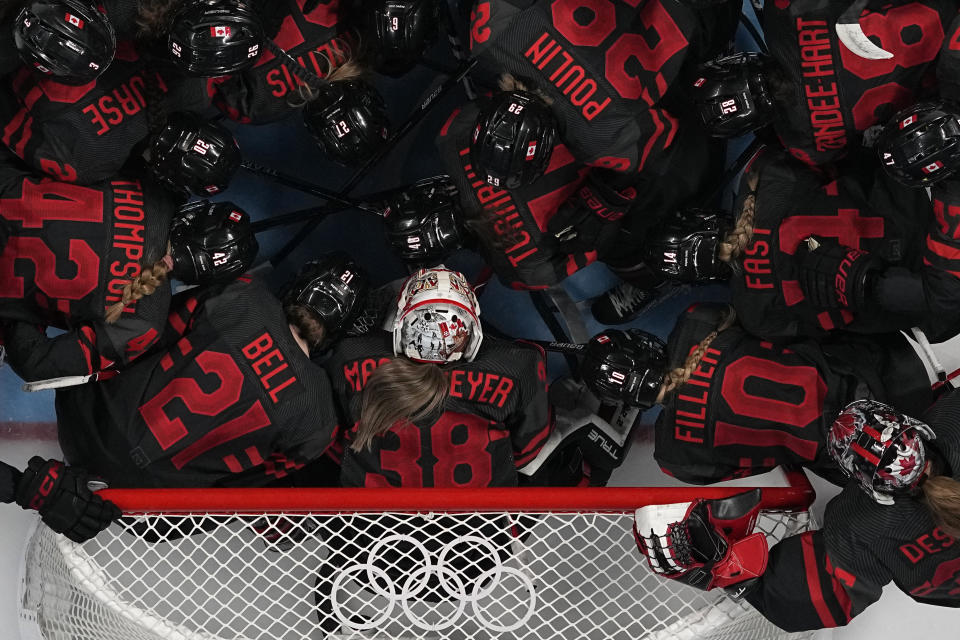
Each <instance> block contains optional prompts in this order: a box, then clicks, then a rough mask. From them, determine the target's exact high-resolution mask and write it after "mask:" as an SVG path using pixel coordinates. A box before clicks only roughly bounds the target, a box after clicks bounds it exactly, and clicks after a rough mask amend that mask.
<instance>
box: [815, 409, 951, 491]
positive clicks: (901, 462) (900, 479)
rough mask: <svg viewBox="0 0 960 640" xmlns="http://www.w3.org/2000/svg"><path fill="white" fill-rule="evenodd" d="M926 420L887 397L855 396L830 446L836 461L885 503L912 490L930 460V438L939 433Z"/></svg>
mask: <svg viewBox="0 0 960 640" xmlns="http://www.w3.org/2000/svg"><path fill="white" fill-rule="evenodd" d="M936 437H937V436H936V434H934V432H933V430H932V429H931V428H930V427H929V426H928V425H927V424H926V423H923V422H920V421H919V420H917V419H915V418H911V417H910V416H908V415H905V414H902V413H900V412H898V411H897V410H896V409H894V408H893V407H891V406H889V405H885V404H883V403H882V402H876V401H874V400H855V401H854V402H851V403H850V404H848V405H847V406H846V408H844V410H843V411H842V412H840V415H839V416H837V419H836V420H834V422H833V425H832V426H831V427H830V433H829V435H828V437H827V446H828V450H829V452H830V456H831V457H832V458H833V460H834V462H836V463H837V464H838V465H840V468H841V469H842V470H843V472H844V473H846V474H847V475H848V476H850V477H852V478H855V479H856V480H857V482H859V483H860V487H861V488H862V489H863V490H864V491H866V492H867V494H868V495H869V496H870V497H871V498H873V499H874V500H875V501H876V502H878V503H880V504H893V496H894V495H902V494H910V493H912V492H913V491H914V490H915V489H916V488H917V486H918V485H919V484H920V480H921V479H922V478H923V471H924V467H925V466H926V461H927V452H926V449H925V447H924V444H923V443H924V441H929V440H934V439H935V438H936Z"/></svg>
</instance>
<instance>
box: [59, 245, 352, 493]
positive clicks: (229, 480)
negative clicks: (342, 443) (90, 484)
mask: <svg viewBox="0 0 960 640" xmlns="http://www.w3.org/2000/svg"><path fill="white" fill-rule="evenodd" d="M362 278H363V276H362V274H360V272H359V271H358V270H357V268H356V266H355V265H353V264H352V263H350V262H348V261H345V260H341V259H334V258H329V259H327V260H325V261H324V262H322V263H321V264H320V265H316V264H308V265H307V266H306V267H304V269H303V270H302V272H301V273H300V274H299V276H298V277H297V278H295V279H294V281H293V282H292V284H291V286H290V287H288V289H287V290H286V292H285V294H284V301H285V302H284V304H281V302H280V301H279V300H278V299H277V298H275V297H274V296H273V295H272V294H271V293H270V291H269V290H268V289H267V287H266V285H265V284H264V283H262V282H261V281H260V280H258V279H256V278H252V277H250V276H241V277H239V278H237V279H236V280H234V281H233V282H231V283H230V284H228V285H226V286H210V287H205V288H199V289H194V290H190V291H186V292H184V293H182V294H179V295H178V296H177V299H176V300H175V301H174V304H173V305H172V308H171V313H170V317H169V320H168V323H167V326H166V328H165V330H164V332H163V337H162V338H161V342H160V345H159V348H157V349H155V350H154V352H153V353H152V354H150V355H148V356H145V357H143V358H141V359H140V360H139V361H137V362H136V363H135V364H134V365H133V366H131V367H128V368H127V369H125V370H124V371H123V372H121V373H119V374H118V375H117V376H116V377H113V378H110V379H108V380H106V381H101V382H98V383H88V384H86V385H82V386H76V387H68V388H62V389H59V390H58V391H57V422H58V430H59V437H60V443H61V447H62V448H63V451H64V454H65V455H66V457H67V459H68V460H69V461H70V462H71V463H74V464H82V465H83V466H85V467H87V468H88V469H90V470H91V471H92V472H94V473H97V474H98V475H101V476H103V477H104V478H105V479H106V481H107V482H109V483H110V484H111V486H118V487H164V486H165V487H212V486H262V485H266V484H269V483H271V482H273V481H276V480H277V479H280V478H284V477H286V476H287V475H290V474H292V473H293V472H294V471H296V470H298V469H300V468H302V467H303V466H304V465H306V464H307V463H309V462H312V461H315V460H317V459H318V458H320V456H321V455H322V454H323V453H324V452H325V451H326V450H327V448H328V447H329V446H330V445H331V443H332V442H333V440H334V438H335V436H336V433H337V429H338V426H337V419H336V415H335V412H334V407H333V398H332V397H331V389H330V381H329V378H328V377H327V375H326V373H325V372H324V371H323V368H322V367H321V366H320V365H318V364H316V363H314V362H313V361H311V360H310V357H309V354H310V353H311V352H316V351H318V350H319V349H320V348H322V347H323V346H324V345H325V344H326V340H327V338H328V337H330V336H333V335H335V334H336V332H337V331H338V330H339V329H340V327H341V325H342V324H343V323H346V322H348V318H349V317H350V315H351V314H352V313H353V311H354V309H353V306H354V305H355V302H356V298H357V296H356V290H355V288H354V287H355V285H356V284H358V283H359V281H360V280H361V279H362Z"/></svg>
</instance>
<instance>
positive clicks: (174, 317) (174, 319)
mask: <svg viewBox="0 0 960 640" xmlns="http://www.w3.org/2000/svg"><path fill="white" fill-rule="evenodd" d="M167 323H168V324H169V325H170V326H171V327H173V330H174V331H176V332H177V333H178V334H180V335H183V334H184V333H185V332H186V330H187V323H186V322H184V321H183V318H181V317H180V314H179V313H177V312H176V311H171V312H170V315H169V316H167Z"/></svg>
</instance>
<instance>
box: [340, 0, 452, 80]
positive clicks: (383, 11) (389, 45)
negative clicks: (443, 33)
mask: <svg viewBox="0 0 960 640" xmlns="http://www.w3.org/2000/svg"><path fill="white" fill-rule="evenodd" d="M357 4H358V5H360V6H359V7H358V10H359V15H357V22H358V23H359V26H360V29H361V31H362V33H363V36H364V39H365V41H366V43H367V46H368V47H369V48H370V53H371V57H372V59H371V63H372V64H373V67H374V68H375V69H376V70H377V71H379V72H381V73H385V74H387V75H390V76H399V75H403V74H404V73H406V72H408V71H410V69H412V68H413V67H414V65H416V64H417V62H419V61H420V59H421V58H422V57H423V54H424V52H425V51H426V50H427V47H429V46H430V45H431V44H433V43H434V42H435V41H436V39H437V35H438V34H439V32H440V4H439V2H438V1H437V0H374V1H373V2H370V1H369V0H361V1H360V2H358V3H357Z"/></svg>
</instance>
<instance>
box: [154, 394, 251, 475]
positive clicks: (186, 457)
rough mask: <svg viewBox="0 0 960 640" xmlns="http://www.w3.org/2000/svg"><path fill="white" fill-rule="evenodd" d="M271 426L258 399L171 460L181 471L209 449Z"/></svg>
mask: <svg viewBox="0 0 960 640" xmlns="http://www.w3.org/2000/svg"><path fill="white" fill-rule="evenodd" d="M269 426H270V418H269V417H267V413H266V412H265V411H264V410H263V405H262V404H260V401H259V400H257V401H256V402H254V403H253V404H252V405H251V406H250V408H249V409H247V410H246V411H245V412H244V414H243V415H242V416H240V417H238V418H234V419H233V420H230V421H229V422H226V423H224V424H222V425H220V426H219V427H217V428H216V429H213V430H212V431H210V432H209V433H207V434H206V435H204V436H203V437H202V438H200V439H199V440H197V441H196V442H194V443H193V444H191V445H190V446H189V447H186V448H185V449H184V450H183V451H181V452H180V453H178V454H177V455H175V456H173V458H171V459H170V461H171V462H172V463H173V466H174V467H175V468H176V469H177V470H178V471H179V470H180V469H183V468H184V467H185V466H187V465H188V464H190V463H191V462H192V461H193V460H195V459H196V458H198V457H199V456H202V455H203V454H205V453H206V452H207V451H210V450H211V449H213V448H215V447H219V446H220V445H221V444H225V443H227V442H230V441H231V440H236V439H237V438H241V437H243V436H245V435H247V434H249V433H253V432H254V431H259V430H260V429H263V428H264V427H269Z"/></svg>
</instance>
